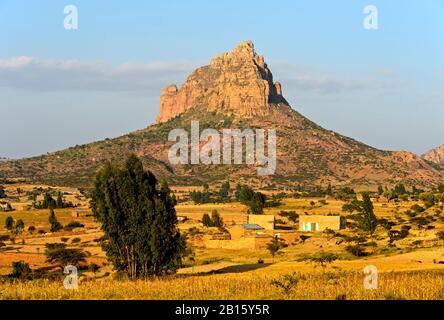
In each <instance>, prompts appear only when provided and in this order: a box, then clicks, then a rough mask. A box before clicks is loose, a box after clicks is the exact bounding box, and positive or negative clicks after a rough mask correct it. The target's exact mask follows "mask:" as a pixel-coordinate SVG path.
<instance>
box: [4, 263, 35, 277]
mask: <svg viewBox="0 0 444 320" xmlns="http://www.w3.org/2000/svg"><path fill="white" fill-rule="evenodd" d="M9 276H10V277H11V278H15V279H25V278H30V277H31V276H32V270H31V268H30V267H29V264H28V263H26V262H24V261H16V262H13V263H12V273H11V274H10V275H9Z"/></svg>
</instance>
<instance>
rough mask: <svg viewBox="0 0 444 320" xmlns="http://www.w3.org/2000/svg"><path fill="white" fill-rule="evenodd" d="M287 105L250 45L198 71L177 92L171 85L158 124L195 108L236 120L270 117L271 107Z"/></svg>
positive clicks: (218, 58)
mask: <svg viewBox="0 0 444 320" xmlns="http://www.w3.org/2000/svg"><path fill="white" fill-rule="evenodd" d="M278 103H283V104H286V105H288V103H287V101H286V100H285V99H284V97H283V96H282V88H281V84H280V83H279V82H276V83H274V82H273V75H272V74H271V72H270V70H269V69H268V66H267V64H266V63H265V59H264V57H263V56H258V55H257V54H256V52H255V50H254V45H253V43H252V42H251V41H248V42H243V43H241V44H240V45H239V46H238V47H236V48H235V49H234V50H233V51H232V52H229V53H223V54H221V55H220V56H218V57H216V58H214V59H213V60H212V61H211V64H210V65H208V66H205V67H201V68H198V69H197V70H195V71H194V72H193V73H192V74H191V75H190V76H189V77H188V78H187V80H186V82H185V83H184V85H183V86H182V87H181V88H180V90H178V88H177V86H175V85H170V86H168V87H167V88H166V89H164V91H163V92H162V96H161V97H160V116H159V117H158V119H157V122H158V123H162V122H165V121H168V120H170V119H172V118H174V117H176V116H177V115H179V114H181V113H183V112H185V111H187V110H188V109H189V108H192V107H195V106H202V107H205V108H206V109H207V110H208V111H217V112H225V113H227V114H233V115H235V116H237V117H243V118H246V117H253V116H256V115H267V114H268V112H269V110H270V104H278Z"/></svg>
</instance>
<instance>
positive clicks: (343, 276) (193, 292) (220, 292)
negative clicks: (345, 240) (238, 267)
mask: <svg viewBox="0 0 444 320" xmlns="http://www.w3.org/2000/svg"><path fill="white" fill-rule="evenodd" d="M273 279H276V276H269V275H265V274H255V273H252V274H213V275H206V276H174V277H171V278H168V279H160V280H151V281H143V280H137V281H129V280H112V281H110V279H98V280H89V281H80V284H79V288H78V289H77V290H66V289H65V288H64V287H63V284H62V281H54V280H34V281H29V282H15V283H8V282H6V283H3V284H1V285H0V299H128V297H131V299H150V300H156V299H160V300H164V299H179V300H181V299H191V300H194V299H210V300H226V299H238V300H243V299H264V300H267V299H297V300H304V299H314V300H324V299H327V300H333V299H338V298H341V297H342V298H346V299H350V300H352V299H353V300H356V299H359V300H367V299H373V300H374V299H376V300H384V299H408V300H417V299H426V300H441V299H443V298H444V271H413V272H389V273H382V274H380V275H379V289H377V290H366V289H364V286H363V274H362V273H358V272H326V273H321V272H317V273H314V274H306V275H305V276H304V279H303V280H301V281H300V282H299V283H298V284H297V286H296V287H295V288H294V289H293V290H292V291H291V292H290V293H287V294H285V293H284V292H283V291H282V290H281V289H279V288H277V287H275V286H273V285H271V284H270V282H271V280H273Z"/></svg>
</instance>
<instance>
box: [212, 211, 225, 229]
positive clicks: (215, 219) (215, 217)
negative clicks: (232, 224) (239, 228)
mask: <svg viewBox="0 0 444 320" xmlns="http://www.w3.org/2000/svg"><path fill="white" fill-rule="evenodd" d="M211 222H212V224H213V227H218V228H222V227H223V226H224V220H223V219H222V217H221V216H220V214H219V212H217V210H213V211H212V212H211Z"/></svg>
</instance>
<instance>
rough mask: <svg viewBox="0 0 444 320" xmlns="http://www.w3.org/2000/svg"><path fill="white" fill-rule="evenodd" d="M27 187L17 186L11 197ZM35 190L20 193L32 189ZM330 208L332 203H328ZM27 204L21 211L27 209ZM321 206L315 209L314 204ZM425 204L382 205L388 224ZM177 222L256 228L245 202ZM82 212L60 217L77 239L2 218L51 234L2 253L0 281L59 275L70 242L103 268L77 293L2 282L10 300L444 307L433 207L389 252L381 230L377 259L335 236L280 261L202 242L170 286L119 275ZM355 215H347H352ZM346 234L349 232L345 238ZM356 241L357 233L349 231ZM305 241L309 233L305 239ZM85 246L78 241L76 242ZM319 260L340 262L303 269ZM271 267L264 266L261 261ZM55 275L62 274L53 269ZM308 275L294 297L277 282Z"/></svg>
mask: <svg viewBox="0 0 444 320" xmlns="http://www.w3.org/2000/svg"><path fill="white" fill-rule="evenodd" d="M16 187H17V186H15V185H13V186H7V188H9V189H7V191H8V192H9V193H10V194H13V193H14V189H15V188H16ZM34 187H35V186H31V185H20V188H21V189H23V190H31V189H32V188H34ZM66 198H67V199H68V200H70V201H71V200H72V201H76V203H78V204H79V205H80V206H81V207H83V208H87V202H86V200H85V199H82V197H81V196H80V194H79V193H78V192H77V191H76V192H73V191H72V190H71V191H69V192H68V195H67V196H66ZM320 200H326V202H327V203H326V204H322V203H320V202H319V201H320ZM26 202H27V200H26V199H25V197H20V201H19V202H17V203H12V205H13V206H14V207H15V206H18V205H19V204H21V203H26ZM313 202H314V203H315V204H314V205H313ZM415 203H416V202H412V201H403V202H400V203H397V204H395V203H387V202H386V201H382V200H381V201H377V202H376V201H375V202H374V206H375V213H376V214H377V216H378V217H385V218H390V219H393V220H395V221H396V219H399V218H402V219H404V220H408V217H406V216H405V215H404V214H403V212H404V211H405V210H407V209H408V208H410V207H411V206H412V205H413V204H415ZM343 204H344V202H342V201H339V200H335V199H329V198H327V199H325V198H323V199H320V198H301V199H295V198H286V199H284V200H283V204H282V205H281V206H280V207H278V208H272V209H266V214H274V215H276V216H278V215H279V212H280V211H282V210H285V211H291V210H294V211H296V212H297V213H299V214H304V213H308V214H313V213H317V214H328V213H341V208H342V205H343ZM176 209H177V214H178V216H181V217H187V218H188V220H187V221H186V222H184V223H180V224H179V228H180V229H181V230H182V231H183V232H186V231H187V230H189V229H190V228H192V227H196V228H199V229H200V230H201V231H202V232H203V233H206V232H210V231H211V230H208V228H204V227H202V225H201V223H200V221H199V220H200V219H201V217H202V214H203V213H211V211H212V210H214V209H216V210H218V212H219V213H220V214H221V216H222V218H223V219H224V221H225V223H226V224H227V225H232V224H239V223H244V222H246V216H247V209H246V207H245V206H243V205H241V204H240V203H228V204H206V205H194V204H191V203H181V204H179V205H178V206H177V207H176ZM73 210H74V209H58V210H56V216H57V218H58V220H59V221H60V222H61V223H62V224H64V225H65V224H67V223H69V222H72V221H78V222H81V223H82V224H84V225H85V227H83V228H79V229H75V230H73V231H61V232H57V233H50V232H48V230H49V222H48V210H35V209H32V210H23V211H19V210H17V211H13V212H10V213H5V212H1V213H0V234H6V230H5V229H4V222H5V219H6V217H7V216H8V215H11V216H13V217H14V219H16V220H17V219H22V220H23V221H24V222H25V226H26V228H25V230H27V228H28V227H29V226H31V225H33V226H35V227H36V228H37V230H45V231H47V232H46V233H45V234H38V233H36V232H35V233H33V234H31V233H29V232H28V231H25V232H24V233H23V234H22V235H19V236H18V237H17V238H16V240H15V243H12V242H10V241H6V242H5V244H6V246H5V247H3V248H0V274H2V275H7V274H9V273H10V272H11V263H12V262H14V261H20V260H23V261H25V262H27V263H29V264H30V267H31V268H32V269H33V270H37V269H40V268H49V267H51V266H50V265H48V264H47V263H46V262H45V255H44V251H45V244H46V243H59V242H62V241H63V242H65V243H67V244H68V246H69V247H73V248H81V249H83V250H84V251H86V252H87V253H88V263H92V262H94V263H96V264H98V265H99V266H100V270H99V271H98V272H97V273H96V274H93V273H91V272H83V273H82V274H81V276H80V280H79V288H78V289H77V290H67V289H65V288H64V286H63V275H62V273H61V272H60V277H61V278H60V280H45V279H39V280H32V281H12V280H3V281H2V280H0V299H214V300H215V299H222V300H223V299H339V298H342V299H439V300H441V299H444V262H443V261H444V241H443V240H438V239H437V237H436V232H438V231H440V230H443V229H444V224H443V222H442V219H440V218H441V215H442V214H443V213H442V212H441V213H439V212H436V209H435V208H431V209H430V210H431V211H430V212H426V213H425V214H430V215H434V216H436V217H437V219H436V222H434V223H433V225H434V228H433V229H430V230H426V229H416V228H413V229H412V230H411V232H410V235H409V236H408V237H407V238H406V239H403V240H400V241H398V242H397V243H396V247H394V248H393V247H391V248H389V247H388V246H387V245H388V240H387V236H386V232H385V231H384V230H382V228H380V229H378V232H377V234H376V236H375V242H376V243H377V247H376V248H374V249H370V250H373V252H372V253H373V254H372V255H370V256H368V257H364V258H356V257H354V256H352V255H351V254H349V253H348V252H346V250H345V244H338V241H337V239H335V238H330V237H328V236H327V235H326V234H322V233H319V234H311V238H309V239H308V240H307V241H305V243H300V242H295V243H289V246H288V247H287V248H285V249H283V250H282V252H280V253H279V254H278V255H277V256H276V257H274V258H272V257H271V255H270V253H269V252H268V251H267V250H248V249H239V250H229V249H209V248H206V247H205V246H204V245H201V244H199V243H198V242H197V244H195V246H194V253H195V260H194V262H193V263H192V264H190V262H189V261H187V259H185V263H186V267H184V268H182V269H180V270H179V271H178V274H177V275H175V276H170V277H165V278H161V279H151V280H145V281H144V280H137V281H130V280H126V279H124V278H123V279H122V278H121V277H117V275H116V273H115V272H114V271H113V270H112V266H111V265H110V264H109V263H108V262H107V260H106V256H105V254H104V252H103V251H102V250H101V248H100V247H99V245H98V243H97V240H98V239H99V238H100V237H101V235H102V233H101V231H100V226H99V225H98V224H97V223H96V222H95V221H94V219H93V217H92V216H82V217H73V216H72V212H73ZM342 214H345V213H342ZM395 217H397V218H396V219H395ZM341 232H342V231H341ZM342 233H344V234H348V235H352V234H351V232H350V231H348V230H346V231H344V232H342ZM298 234H300V233H298ZM76 238H78V239H80V240H79V241H78V242H75V243H73V239H76ZM319 252H334V253H336V254H338V255H339V257H340V258H339V259H338V260H337V261H335V262H333V263H332V264H330V265H329V266H328V267H327V268H326V269H325V270H324V269H322V268H321V267H318V266H315V265H313V264H311V263H307V262H302V261H299V260H300V258H301V257H304V256H306V255H310V254H313V253H319ZM258 260H263V262H264V263H258ZM368 265H374V266H376V267H377V268H378V271H379V279H378V280H379V283H378V284H379V287H378V289H377V290H367V289H365V288H364V285H363V281H364V273H363V270H364V267H366V266H368ZM53 270H55V272H58V271H57V268H55V269H53ZM294 272H296V273H297V274H300V275H301V276H300V277H299V278H300V279H299V282H298V284H297V285H296V286H295V287H294V288H293V289H292V290H290V292H287V293H284V292H283V291H282V290H281V289H279V288H278V287H276V286H274V285H272V284H271V282H272V281H273V280H276V279H280V277H282V276H283V275H287V274H292V273H294Z"/></svg>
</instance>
